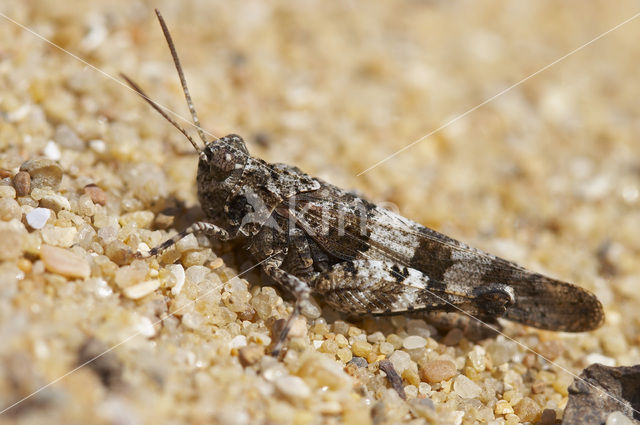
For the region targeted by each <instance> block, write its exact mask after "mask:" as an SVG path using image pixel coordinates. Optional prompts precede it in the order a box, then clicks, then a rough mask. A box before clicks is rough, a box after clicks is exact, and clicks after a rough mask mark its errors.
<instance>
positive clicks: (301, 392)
mask: <svg viewBox="0 0 640 425" xmlns="http://www.w3.org/2000/svg"><path fill="white" fill-rule="evenodd" d="M274 384H275V387H276V389H277V390H278V391H279V392H280V394H282V395H283V396H285V397H287V398H289V399H292V400H297V399H305V398H307V397H309V396H310V395H311V390H310V389H309V387H308V386H307V384H306V383H305V382H304V381H303V380H302V379H301V378H299V377H297V376H282V377H280V378H278V379H276V381H275V382H274Z"/></svg>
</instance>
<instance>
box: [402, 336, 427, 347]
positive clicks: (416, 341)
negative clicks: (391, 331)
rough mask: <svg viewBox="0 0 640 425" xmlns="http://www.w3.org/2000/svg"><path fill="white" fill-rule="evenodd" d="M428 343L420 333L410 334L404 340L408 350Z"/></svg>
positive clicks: (403, 344) (404, 345)
mask: <svg viewBox="0 0 640 425" xmlns="http://www.w3.org/2000/svg"><path fill="white" fill-rule="evenodd" d="M426 345H427V340H426V339H424V338H423V337H421V336H418V335H411V336H408V337H406V338H405V339H404V341H402V346H403V347H404V348H406V349H407V350H413V349H416V348H422V347H425V346H426Z"/></svg>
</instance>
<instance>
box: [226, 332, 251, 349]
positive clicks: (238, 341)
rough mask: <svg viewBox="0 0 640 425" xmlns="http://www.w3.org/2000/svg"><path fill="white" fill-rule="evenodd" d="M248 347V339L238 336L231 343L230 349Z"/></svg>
mask: <svg viewBox="0 0 640 425" xmlns="http://www.w3.org/2000/svg"><path fill="white" fill-rule="evenodd" d="M246 345H247V337H246V336H244V335H236V336H234V337H233V339H232V340H231V341H229V348H231V349H234V348H241V347H245V346H246Z"/></svg>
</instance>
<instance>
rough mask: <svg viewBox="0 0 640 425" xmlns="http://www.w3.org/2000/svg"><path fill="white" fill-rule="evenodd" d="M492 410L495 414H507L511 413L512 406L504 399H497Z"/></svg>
mask: <svg viewBox="0 0 640 425" xmlns="http://www.w3.org/2000/svg"><path fill="white" fill-rule="evenodd" d="M493 411H494V412H495V414H496V415H507V414H509V413H513V407H511V404H509V402H508V401H506V400H498V402H497V403H496V406H495V407H494V409H493Z"/></svg>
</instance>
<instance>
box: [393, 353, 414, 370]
mask: <svg viewBox="0 0 640 425" xmlns="http://www.w3.org/2000/svg"><path fill="white" fill-rule="evenodd" d="M389 360H390V361H391V363H393V367H394V368H395V370H396V371H397V372H398V373H399V374H402V372H404V370H405V369H407V368H409V367H411V356H409V353H407V352H406V351H400V350H398V351H394V352H393V354H391V355H390V356H389Z"/></svg>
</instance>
